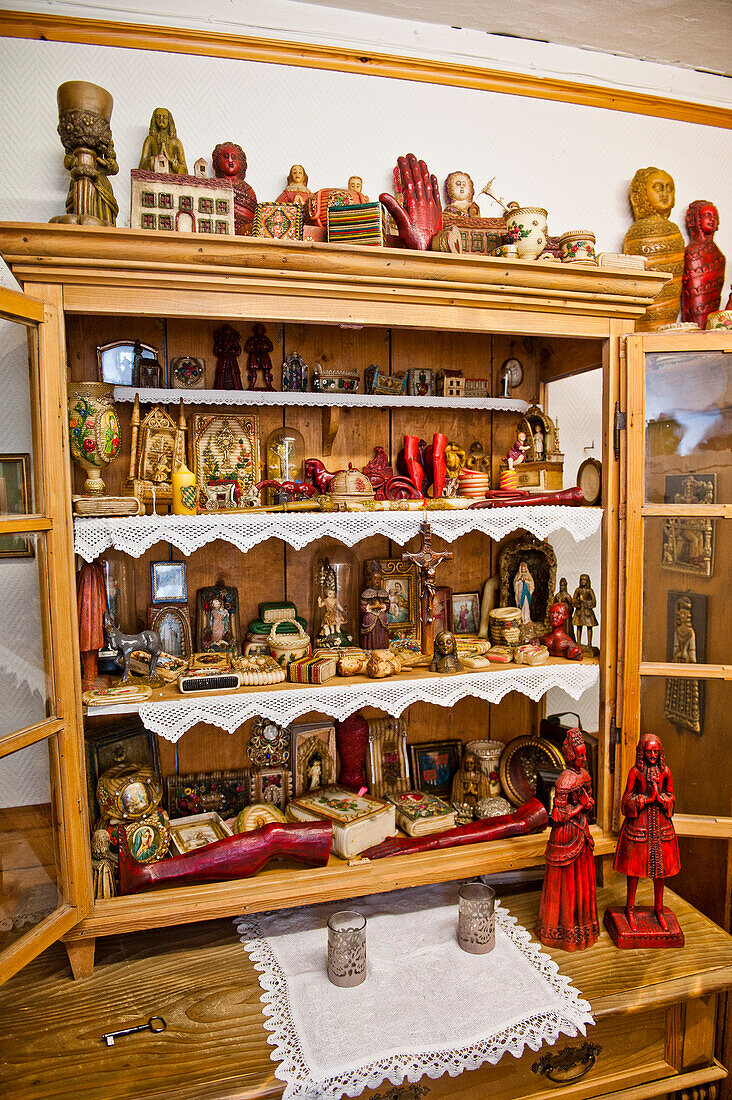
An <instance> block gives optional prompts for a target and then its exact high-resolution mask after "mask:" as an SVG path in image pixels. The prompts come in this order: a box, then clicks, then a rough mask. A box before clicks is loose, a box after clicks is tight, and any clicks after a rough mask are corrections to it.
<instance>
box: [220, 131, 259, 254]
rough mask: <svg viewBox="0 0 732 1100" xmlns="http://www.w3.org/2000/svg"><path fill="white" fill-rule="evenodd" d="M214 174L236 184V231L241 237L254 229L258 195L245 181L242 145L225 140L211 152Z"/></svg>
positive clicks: (245, 167)
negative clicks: (253, 223)
mask: <svg viewBox="0 0 732 1100" xmlns="http://www.w3.org/2000/svg"><path fill="white" fill-rule="evenodd" d="M211 162H212V164H213V170H214V175H215V176H216V178H217V179H220V180H230V181H231V183H232V184H233V186H234V231H235V232H236V233H237V234H238V236H240V237H246V236H249V234H250V233H251V231H252V222H253V221H254V212H255V210H256V209H257V196H256V195H255V194H254V191H253V190H252V188H251V187H250V186H249V184H248V183H247V182H246V181H245V179H244V177H245V176H246V174H247V158H246V155H245V153H244V150H243V149H242V147H241V145H237V144H236V143H235V142H233V141H224V142H223V143H222V144H221V145H217V146H216V148H215V149H214V151H213V153H212V154H211Z"/></svg>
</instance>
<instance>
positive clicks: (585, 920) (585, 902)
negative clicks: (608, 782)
mask: <svg viewBox="0 0 732 1100" xmlns="http://www.w3.org/2000/svg"><path fill="white" fill-rule="evenodd" d="M555 606H556V605H555ZM562 752H563V753H564V759H565V760H566V761H567V764H568V765H569V766H568V768H567V769H566V770H565V771H563V772H562V773H561V775H560V776H559V778H558V779H557V782H556V785H555V787H554V805H553V807H552V812H551V819H552V829H551V833H550V834H549V840H548V841H547V846H546V854H545V859H546V870H545V872H544V885H543V887H542V891H541V905H540V907H539V921H538V924H537V926H536V934H537V936H538V937H539V939H540V940H541V942H542V943H543V944H545V945H546V946H547V947H561V948H562V950H564V951H583V950H584V949H585V948H586V947H592V945H593V943H595V942H596V940H597V938H598V937H599V935H600V925H599V921H598V919H597V880H596V878H595V860H594V857H593V854H592V853H593V849H594V847H595V842H594V840H593V839H592V837H591V835H590V820H589V819H590V814H591V812H592V810H593V809H594V806H595V800H594V799H593V797H592V783H591V780H590V775H589V772H588V771H587V769H586V767H585V764H586V763H587V749H586V748H585V743H584V740H583V738H582V733H581V732H580V730H579V729H576V728H575V729H571V730H569V732H568V733H567V736H566V737H565V739H564V744H563V745H562Z"/></svg>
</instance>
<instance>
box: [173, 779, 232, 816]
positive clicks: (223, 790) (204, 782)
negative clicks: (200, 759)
mask: <svg viewBox="0 0 732 1100" xmlns="http://www.w3.org/2000/svg"><path fill="white" fill-rule="evenodd" d="M166 785H167V807H168V814H169V816H170V817H171V818H173V817H177V816H178V814H202V813H206V812H209V811H211V810H215V811H216V813H217V814H221V816H222V817H223V818H227V817H236V815H237V814H238V813H239V812H240V811H241V810H243V809H244V807H245V806H246V805H247V804H248V803H249V769H248V768H236V769H233V770H231V771H220V772H191V773H189V774H188V775H169V776H168V778H167V780H166Z"/></svg>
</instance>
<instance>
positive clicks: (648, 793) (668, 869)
mask: <svg viewBox="0 0 732 1100" xmlns="http://www.w3.org/2000/svg"><path fill="white" fill-rule="evenodd" d="M675 804H676V795H675V794H674V785H673V780H672V778H671V770H670V768H669V767H668V765H667V764H666V758H665V756H664V754H663V745H662V743H661V738H660V737H657V736H656V734H654V733H645V734H643V736H642V737H641V739H640V741H639V742H638V747H637V749H636V753H635V764H634V765H633V767H632V768H631V769H630V772H629V773H628V781H627V783H626V785H625V792H624V794H623V798H622V801H621V803H620V808H621V810H622V811H623V814H624V815H625V821H624V822H623V827H622V829H621V830H620V837H619V838H618V847H617V851H616V852H615V861H614V863H613V867H614V869H615V870H616V871H619V872H620V873H621V874H623V875H627V876H628V892H627V899H626V903H625V909H624V910H623V909H619V908H613V907H611V908H609V909H606V910H605V917H604V924H605V927H606V928H607V930H608V932H609V933H610V935H611V936H612V938H613V940H614V941H615V943H616V944H617V946H618V947H683V944H684V934H683V932H682V931H681V929H680V928H679V923H678V921H677V919H676V916H675V915H674V913H672V911H671V910H670V909H668V908H666V907H665V906H664V904H663V884H664V879H667V878H671V877H672V876H673V875H677V874H678V873H679V871H680V870H681V860H680V858H679V844H678V841H677V839H676V831H675V829H674V827H673V823H672V821H671V817H672V815H673V812H674V806H675ZM639 878H650V879H653V908H650V907H649V906H639V907H636V904H635V895H636V890H637V889H638V879H639Z"/></svg>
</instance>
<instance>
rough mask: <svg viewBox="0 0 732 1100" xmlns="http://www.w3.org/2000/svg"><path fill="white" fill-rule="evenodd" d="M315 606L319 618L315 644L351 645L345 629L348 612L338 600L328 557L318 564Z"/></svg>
mask: <svg viewBox="0 0 732 1100" xmlns="http://www.w3.org/2000/svg"><path fill="white" fill-rule="evenodd" d="M317 586H318V595H317V608H316V609H315V611H316V617H317V619H319V626H318V628H317V632H316V637H315V645H316V646H320V647H325V648H328V649H336V648H340V647H341V646H351V645H353V637H352V635H351V634H349V633H348V632H347V630H346V627H347V626H348V612H347V611H346V608H345V607H343V606H342V605H341V604H340V603H339V601H338V581H337V577H336V571H335V569H334V568H333V566H332V565H331V564H330V560H329V559H328V558H323V560H322V561H321V562H320V563H319V565H318V572H317Z"/></svg>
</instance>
